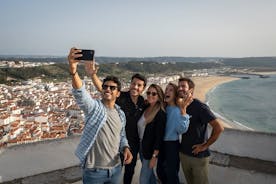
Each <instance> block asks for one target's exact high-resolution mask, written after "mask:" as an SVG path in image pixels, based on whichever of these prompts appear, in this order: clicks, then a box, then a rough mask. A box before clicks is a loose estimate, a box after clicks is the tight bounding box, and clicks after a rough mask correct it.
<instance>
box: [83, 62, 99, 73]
mask: <svg viewBox="0 0 276 184" xmlns="http://www.w3.org/2000/svg"><path fill="white" fill-rule="evenodd" d="M98 70H99V66H98V65H96V62H95V60H93V61H85V71H86V73H87V74H88V75H89V76H92V75H94V74H97V72H98Z"/></svg>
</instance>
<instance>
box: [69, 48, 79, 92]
mask: <svg viewBox="0 0 276 184" xmlns="http://www.w3.org/2000/svg"><path fill="white" fill-rule="evenodd" d="M79 52H81V50H78V49H76V48H75V47H73V48H71V49H70V52H69V55H68V62H69V72H70V75H71V76H72V86H73V88H75V89H80V88H81V87H82V81H81V79H80V76H79V74H78V72H77V69H78V63H79V60H76V58H78V57H81V56H82V54H77V53H79Z"/></svg>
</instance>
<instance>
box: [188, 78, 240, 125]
mask: <svg viewBox="0 0 276 184" xmlns="http://www.w3.org/2000/svg"><path fill="white" fill-rule="evenodd" d="M239 79H240V78H236V77H230V76H208V77H192V80H193V81H194V83H195V91H194V97H195V98H198V99H199V100H201V101H202V102H206V95H207V93H208V92H209V91H210V90H212V89H213V88H215V87H216V86H218V85H220V84H223V83H227V82H231V81H234V80H239ZM219 120H220V122H221V123H222V124H223V126H224V127H225V128H237V129H244V128H242V127H240V126H237V125H236V124H234V123H231V122H229V121H226V120H225V119H223V120H222V118H219Z"/></svg>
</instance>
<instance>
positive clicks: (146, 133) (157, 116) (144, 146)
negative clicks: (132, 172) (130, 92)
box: [138, 84, 166, 184]
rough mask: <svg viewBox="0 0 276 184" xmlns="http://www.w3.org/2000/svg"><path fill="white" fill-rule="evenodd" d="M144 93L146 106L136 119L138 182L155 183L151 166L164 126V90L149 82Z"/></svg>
mask: <svg viewBox="0 0 276 184" xmlns="http://www.w3.org/2000/svg"><path fill="white" fill-rule="evenodd" d="M146 94H147V102H148V106H147V108H146V109H145V111H144V113H143V115H142V116H141V118H140V120H139V121H138V134H139V138H140V143H141V147H140V152H141V154H140V158H141V161H142V168H141V172H140V183H142V184H155V183H156V180H155V177H154V171H153V168H154V167H155V166H156V163H157V158H158V154H159V150H160V148H161V144H162V142H163V138H164V132H165V126H166V113H165V109H164V92H163V90H162V88H161V87H160V86H158V85H156V84H151V85H150V86H149V88H148V90H147V92H146Z"/></svg>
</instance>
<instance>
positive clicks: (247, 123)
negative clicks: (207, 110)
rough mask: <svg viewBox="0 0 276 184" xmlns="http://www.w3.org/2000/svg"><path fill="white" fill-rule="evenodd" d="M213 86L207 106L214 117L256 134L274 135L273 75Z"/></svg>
mask: <svg viewBox="0 0 276 184" xmlns="http://www.w3.org/2000/svg"><path fill="white" fill-rule="evenodd" d="M249 77H250V78H249V79H240V80H236V81H232V82H229V83H225V84H222V85H219V86H217V87H216V88H214V89H213V90H211V91H210V92H209V93H208V94H207V103H208V105H209V106H210V107H211V109H212V110H213V111H214V112H215V113H216V114H217V115H218V116H221V117H223V118H225V119H226V120H228V121H230V122H234V123H236V124H238V125H239V126H241V127H243V128H245V129H250V130H256V131H264V132H276V75H270V77H269V78H260V77H259V76H249Z"/></svg>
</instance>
